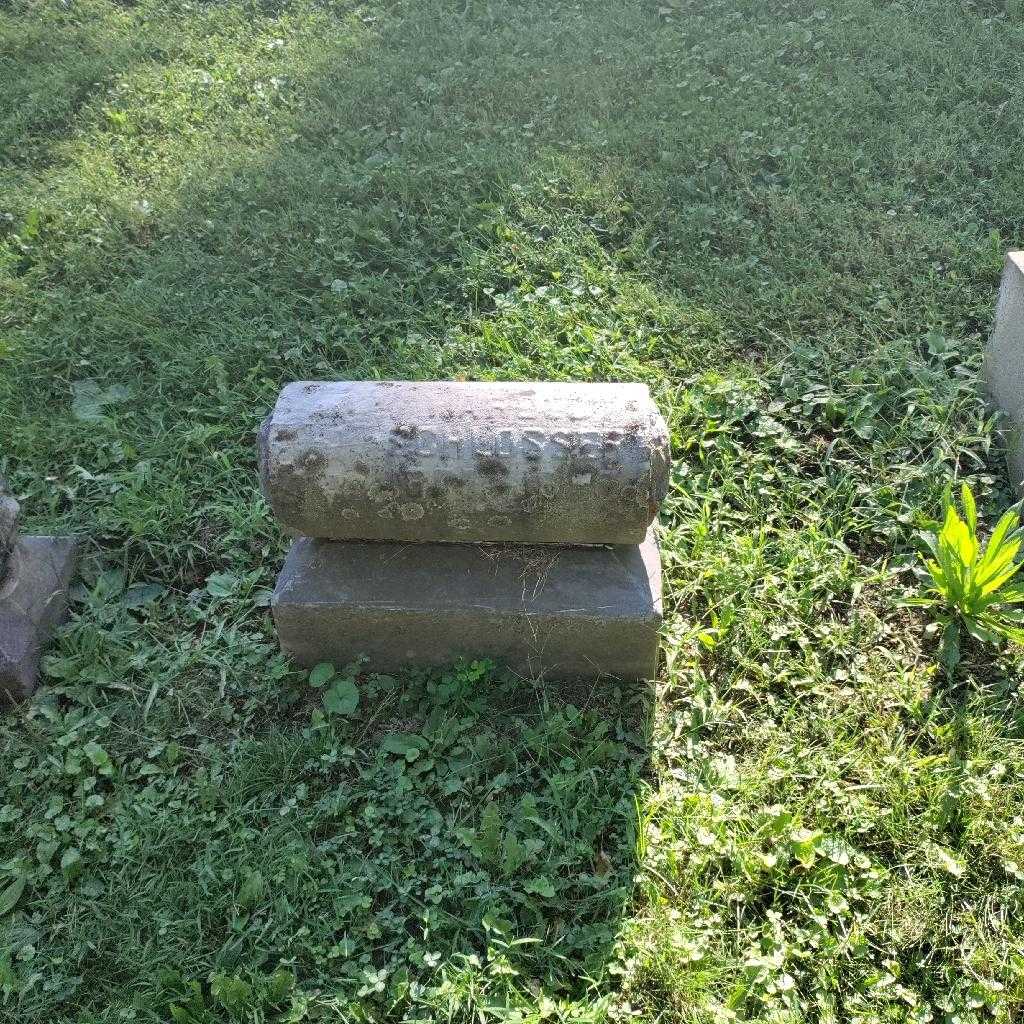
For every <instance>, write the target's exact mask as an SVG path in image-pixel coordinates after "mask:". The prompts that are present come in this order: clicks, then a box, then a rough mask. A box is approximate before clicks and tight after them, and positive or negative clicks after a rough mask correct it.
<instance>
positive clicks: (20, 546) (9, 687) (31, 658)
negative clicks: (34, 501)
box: [0, 537, 76, 704]
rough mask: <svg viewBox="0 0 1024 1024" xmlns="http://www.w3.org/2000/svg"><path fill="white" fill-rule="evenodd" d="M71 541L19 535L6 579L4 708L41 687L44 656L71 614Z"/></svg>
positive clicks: (1, 625) (1, 617)
mask: <svg viewBox="0 0 1024 1024" xmlns="http://www.w3.org/2000/svg"><path fill="white" fill-rule="evenodd" d="M75 546H76V544H75V540H74V539H73V538H71V537H19V538H18V539H17V540H16V541H15V543H14V547H13V548H12V550H11V556H10V560H9V562H8V565H7V572H6V574H5V576H4V577H3V579H2V580H0V704H3V703H7V702H13V701H16V700H21V699H23V698H25V697H28V696H30V695H31V694H32V692H33V690H35V687H36V676H37V674H38V671H39V658H40V656H41V654H42V650H43V647H44V646H45V644H46V642H47V640H49V638H50V636H51V634H52V633H53V630H54V629H55V628H56V627H57V626H58V625H59V624H60V622H61V621H62V619H63V618H64V615H65V612H66V611H67V599H68V586H69V584H70V583H71V577H72V574H73V573H74V567H75Z"/></svg>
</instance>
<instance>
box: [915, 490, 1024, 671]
mask: <svg viewBox="0 0 1024 1024" xmlns="http://www.w3.org/2000/svg"><path fill="white" fill-rule="evenodd" d="M960 496H961V499H962V503H963V510H964V514H963V516H961V515H960V513H959V511H958V510H957V507H956V503H955V502H954V501H953V497H952V494H951V492H950V491H949V490H948V489H947V491H946V494H945V498H944V507H945V517H944V519H943V521H942V524H941V526H940V525H939V524H938V523H936V527H937V529H936V530H934V531H928V532H925V533H922V534H921V540H922V541H923V543H924V545H925V547H926V548H927V550H928V554H929V555H930V557H927V556H925V557H923V563H924V564H923V568H924V572H923V574H922V575H923V576H924V578H925V579H926V580H928V581H929V582H930V586H929V588H928V590H927V592H926V593H925V594H924V595H923V596H921V597H918V598H914V599H912V600H910V601H908V602H907V603H908V604H915V605H923V606H925V607H930V608H935V609H937V615H936V619H937V621H938V625H939V626H940V627H941V629H942V663H943V665H944V667H945V669H946V673H947V676H952V674H953V672H954V671H955V670H956V666H957V664H958V663H959V661H960V636H961V629H966V631H967V632H968V633H969V634H970V635H971V636H972V637H974V638H975V639H976V640H981V641H983V642H985V643H999V642H1000V641H1003V640H1011V641H1013V642H1014V643H1019V644H1024V609H1021V608H1019V607H1016V606H1017V605H1020V604H1022V603H1024V586H1022V585H1021V584H1020V583H1019V582H1015V581H1014V577H1015V576H1016V575H1017V573H1018V571H1019V570H1020V568H1021V566H1022V564H1024V563H1022V562H1019V561H1017V560H1016V559H1017V553H1018V552H1019V551H1020V547H1021V543H1022V542H1024V530H1022V529H1021V525H1020V506H1019V505H1015V506H1014V507H1013V508H1011V509H1009V510H1007V511H1006V512H1005V513H1004V514H1003V516H1002V518H1001V519H1000V520H999V522H998V523H997V524H996V528H995V529H994V530H993V531H992V536H991V537H989V539H988V543H987V544H985V545H983V544H982V543H981V541H980V539H979V537H978V511H977V506H976V504H975V501H974V495H973V494H972V493H971V489H970V487H968V486H967V484H963V485H962V486H961V488H960Z"/></svg>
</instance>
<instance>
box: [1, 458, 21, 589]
mask: <svg viewBox="0 0 1024 1024" xmlns="http://www.w3.org/2000/svg"><path fill="white" fill-rule="evenodd" d="M19 511H20V507H19V505H18V503H17V502H16V501H15V500H14V495H12V494H11V491H10V488H9V487H8V486H7V481H6V480H5V479H4V478H3V477H2V476H0V579H2V578H3V576H4V574H5V573H6V571H7V561H8V558H9V557H10V553H11V548H12V547H13V546H14V541H15V538H16V537H17V535H18V513H19Z"/></svg>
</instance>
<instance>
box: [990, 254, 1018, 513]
mask: <svg viewBox="0 0 1024 1024" xmlns="http://www.w3.org/2000/svg"><path fill="white" fill-rule="evenodd" d="M985 377H986V379H987V380H988V387H989V391H990V393H991V395H992V399H993V401H994V402H995V404H996V406H997V408H998V409H999V411H1000V412H1001V413H1002V414H1003V422H1002V427H1001V430H1002V434H1003V438H1004V441H1005V444H1006V464H1007V468H1008V469H1009V471H1010V482H1011V483H1012V484H1013V486H1014V487H1015V488H1016V489H1017V491H1018V493H1020V494H1021V495H1024V252H1011V253H1008V254H1007V256H1006V264H1005V266H1004V268H1003V281H1002V285H1001V287H1000V289H999V305H998V306H997V307H996V323H995V329H994V330H993V332H992V337H991V339H990V340H989V343H988V346H987V347H986V349H985Z"/></svg>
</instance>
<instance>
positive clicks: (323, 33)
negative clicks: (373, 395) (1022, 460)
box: [0, 0, 1024, 1024]
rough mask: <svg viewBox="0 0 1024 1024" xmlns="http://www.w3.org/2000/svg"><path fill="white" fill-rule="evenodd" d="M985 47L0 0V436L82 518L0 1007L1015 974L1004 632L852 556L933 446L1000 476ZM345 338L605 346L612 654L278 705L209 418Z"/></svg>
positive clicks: (972, 25) (1016, 117)
mask: <svg viewBox="0 0 1024 1024" xmlns="http://www.w3.org/2000/svg"><path fill="white" fill-rule="evenodd" d="M1022 75H1024V12H1022V11H1021V5H1020V4H1019V3H1015V2H1013V0H1010V2H1008V3H1004V2H1003V0H904V2H896V0H893V2H889V0H833V2H830V3H826V2H824V0H633V2H625V0H588V2H586V3H583V2H579V3H570V2H565V3H560V2H550V0H549V2H544V3H541V2H536V0H516V2H512V0H508V2H503V0H450V2H449V0H445V2H441V0H368V2H367V3H365V4H353V3H349V2H347V0H322V2H315V0H293V2H289V0H263V2H244V0H222V2H203V0H192V2H187V3H186V2H182V0H161V2H156V0H138V2H134V0H123V2H121V3H111V2H106V0H63V2H58V0H32V2H29V0H9V2H7V3H5V4H4V5H3V6H2V8H0V472H2V473H5V474H6V475H7V476H8V477H9V479H10V481H11V483H12V485H13V487H14V489H15V491H16V492H17V494H18V495H19V497H20V498H21V499H22V502H23V505H24V508H25V512H26V515H27V526H28V527H29V528H35V529H38V530H39V531H42V532H62V531H72V532H75V533H78V534H80V535H81V536H82V537H83V538H85V543H84V553H83V564H82V579H81V583H80V585H79V586H78V588H77V591H76V595H75V601H74V605H73V612H74V614H73V616H72V620H71V622H70V624H69V625H68V627H67V628H66V630H65V631H64V632H63V633H62V635H61V637H60V638H59V640H58V641H57V643H56V644H55V645H54V647H53V648H52V650H51V652H50V656H49V658H48V660H47V663H46V676H47V677H46V680H45V685H44V686H42V687H41V689H40V690H39V692H38V694H37V695H36V697H35V698H34V699H33V700H32V701H30V702H28V703H26V704H25V705H23V706H21V707H19V708H18V709H17V710H15V711H14V712H12V713H10V714H8V715H7V716H6V717H5V718H4V719H3V720H2V722H0V1020H2V1021H4V1022H6V1021H11V1022H18V1024H43V1022H45V1024H50V1022H55V1021H80V1022H83V1024H84V1022H88V1024H100V1022H102V1024H113V1022H122V1021H147V1022H148V1021H174V1022H177V1024H208V1022H215V1021H229V1020H251V1021H275V1020H280V1021H292V1022H298V1021H318V1020H330V1021H339V1022H357V1021H403V1020H417V1021H438V1022H441V1021H444V1022H462V1021H465V1022H469V1021H476V1022H489V1021H509V1022H527V1021H540V1020H545V1021H561V1020H564V1021H574V1022H575V1021H603V1020H614V1021H626V1020H629V1021H634V1020H635V1021H643V1022H648V1021H649V1022H656V1021H662V1022H670V1021H694V1022H696V1021H702V1022H703V1021H707V1022H711V1021H722V1020H728V1019H740V1020H759V1021H775V1022H783V1021H785V1022H798V1021H808V1022H810V1021H822V1022H833V1021H834V1022H847V1021H862V1022H869V1021H886V1022H890V1021H891V1022H895V1021H913V1022H919V1024H924V1022H927V1021H936V1022H940V1021H945V1022H950V1024H953V1022H957V1024H969V1022H972V1021H978V1022H982V1021H1009V1020H1012V1019H1018V1020H1019V1019H1020V1018H1021V1015H1022V1014H1024V925H1022V923H1021V914H1022V909H1024V809H1022V808H1024V774H1022V769H1021V757H1022V739H1024V705H1022V703H1021V698H1020V696H1019V693H1018V686H1019V683H1020V680H1021V672H1022V667H1024V665H1022V655H1021V652H1020V651H1019V650H1011V649H1002V650H1000V649H996V648H992V647H989V648H985V647H982V646H979V645H974V646H970V647H967V648H966V649H965V651H964V660H963V663H962V664H961V666H960V669H959V672H958V674H957V676H956V678H955V680H954V682H953V683H952V684H947V683H946V682H945V679H944V676H943V674H942V672H941V670H939V669H938V668H937V638H936V635H935V633H934V631H933V630H931V629H929V625H930V620H929V615H928V612H927V611H926V610H920V609H914V610H908V609H907V608H905V607H902V606H901V605H900V603H899V599H900V598H901V597H902V596H904V595H905V594H908V593H911V592H913V591H914V590H915V588H916V587H917V586H918V583H917V582H916V578H915V576H914V575H913V573H912V572H911V571H910V566H911V565H912V564H913V561H914V558H915V557H916V556H915V554H914V551H915V540H914V535H915V531H916V530H917V529H919V528H920V527H921V526H922V524H923V523H924V522H925V521H926V520H928V519H930V518H933V517H935V516H937V515H938V513H939V511H940V505H941V494H942V491H943V489H944V487H945V486H946V485H947V483H949V482H950V481H951V480H954V479H965V480H968V481H969V482H970V483H971V484H972V486H973V487H974V489H975V492H976V493H977V494H978V496H979V506H980V514H981V517H982V518H983V520H984V522H985V523H986V524H988V526H989V527H991V525H992V524H993V523H994V522H995V519H996V517H997V516H998V515H999V513H1000V512H1001V511H1002V510H1003V509H1004V508H1005V507H1006V506H1007V505H1008V504H1009V503H1010V501H1011V500H1012V498H1011V496H1010V493H1009V489H1008V486H1007V481H1006V479H1005V475H1004V473H1003V470H1002V467H1001V462H1000V458H999V453H998V451H997V450H996V448H995V446H994V443H993V435H992V423H991V422H990V419H989V417H988V414H987V412H986V409H985V406H984V402H983V398H982V394H981V390H980V386H979V371H980V355H981V348H982V343H983V340H984V338H985V336H986V334H987V332H988V330H989V327H990V323H991V317H992V311H993V307H994V301H995V293H996V287H997V284H998V278H999V270H1000V266H1001V260H1002V254H1003V252H1004V250H1006V249H1008V248H1013V247H1015V246H1018V247H1019V246H1020V245H1021V244H1022V243H1024V174H1022V171H1021V146H1022V128H1021V125H1022V124H1024V92H1022V91H1021V87H1020V86H1021V81H1022ZM376 376H379V377H403V378H405V377H412V378H458V377H466V378H487V379H508V380H520V379H534V378H546V379H574V380H575V379H579V380H605V379H613V380H627V379H628V380H640V381H645V382H647V383H649V384H650V386H651V388H652V391H653V393H654V394H655V396H656V398H657V400H658V402H659V404H660V405H661V407H662V409H663V410H664V411H665V413H666V416H667V417H668V419H669V420H670V423H671V427H672V434H673V446H674V451H675V470H674V478H673V485H672V489H671V492H670V497H669V500H668V502H667V503H666V506H665V509H664V512H663V516H662V539H663V550H664V557H665V563H666V586H667V600H666V624H665V630H664V651H665V656H666V664H665V666H664V668H663V671H662V674H661V677H660V679H659V680H658V681H657V684H656V686H655V687H654V689H653V690H652V689H651V688H650V687H647V688H638V687H616V686H614V685H613V684H611V683H609V684H607V685H605V686H597V687H594V688H591V689H586V690H581V689H579V688H570V687H557V686H553V685H551V686H546V687H545V686H533V685H530V684H524V683H521V682H516V681H514V680H511V679H509V678H506V677H505V675H503V673H502V672H501V671H500V670H499V669H496V668H494V667H492V666H489V665H487V664H484V663H478V662H472V663H467V664H463V665H459V666H454V667H453V668H452V670H451V671H449V672H445V673H431V674H427V673H409V674H408V675H406V676H403V677H401V678H395V679H393V678H388V677H381V676H375V675H371V674H367V673H366V672H365V671H360V670H358V668H353V669H350V670H343V671H342V673H341V677H340V678H341V683H340V684H338V685H340V686H342V688H343V689H345V690H347V691H348V693H351V685H349V684H350V683H354V685H355V687H356V688H357V689H358V693H359V700H360V703H359V707H358V709H357V711H356V712H355V713H354V714H352V715H343V714H329V713H325V711H324V710H323V705H322V694H323V690H321V689H317V688H315V687H313V686H311V685H310V680H309V678H308V676H307V675H305V674H303V673H301V672H297V671H295V670H293V669H292V668H291V667H290V666H289V664H288V663H287V662H286V661H285V660H284V659H283V658H282V657H281V655H280V654H279V653H278V651H277V649H276V642H275V637H274V633H273V630H272V627H271V624H270V621H269V617H268V612H267V608H266V600H267V594H268V588H270V587H271V586H272V583H273V580H274V576H275V574H276V572H277V570H278V569H279V567H280V565H281V562H282V559H283V556H284V552H285V548H286V540H285V538H283V537H282V536H281V534H280V533H279V531H278V530H277V529H276V527H275V525H274V523H273V522H272V521H271V519H270V517H269V515H268V511H267V508H266V506H265V504H264V502H263V501H262V499H261V498H260V496H259V494H258V489H257V480H256V472H255V460H254V451H253V446H254V438H255V431H256V428H257V426H258V424H259V422H260V420H261V418H262V417H263V416H264V415H265V414H266V412H267V410H268V408H269V407H270V405H271V404H272V402H273V400H274V398H275V396H276V393H277V391H278V389H279V388H280V387H281V386H282V385H283V384H284V383H286V382H288V381H290V380H293V379H301V378H340V377H376ZM338 668H339V670H342V667H341V666H338ZM346 680H348V682H346Z"/></svg>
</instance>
